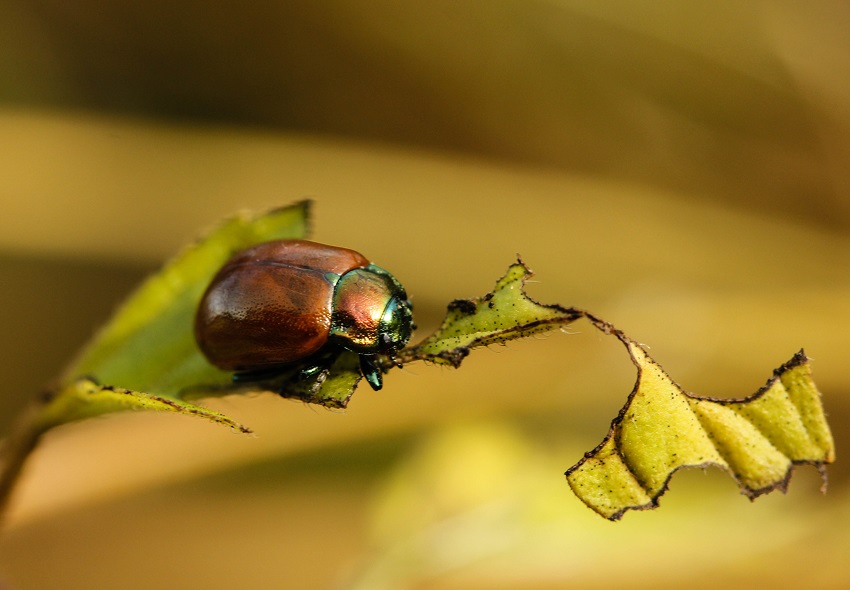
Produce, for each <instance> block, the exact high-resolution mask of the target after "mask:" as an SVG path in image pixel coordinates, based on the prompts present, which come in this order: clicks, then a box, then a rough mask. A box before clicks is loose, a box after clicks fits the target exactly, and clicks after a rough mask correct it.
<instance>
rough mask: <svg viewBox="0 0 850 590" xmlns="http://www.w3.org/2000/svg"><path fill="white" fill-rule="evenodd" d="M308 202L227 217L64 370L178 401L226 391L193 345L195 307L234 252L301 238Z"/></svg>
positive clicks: (221, 377) (224, 376) (72, 376)
mask: <svg viewBox="0 0 850 590" xmlns="http://www.w3.org/2000/svg"><path fill="white" fill-rule="evenodd" d="M309 205H310V204H309V202H307V201H305V202H302V203H298V204H296V205H293V206H291V207H285V208H280V209H275V210H272V211H269V212H267V213H264V214H262V215H248V214H243V215H239V216H236V217H233V218H231V219H229V220H227V221H226V222H224V223H223V224H222V225H221V226H219V227H218V228H216V229H215V230H214V231H213V232H212V233H210V234H209V235H208V236H206V237H205V238H203V239H202V240H200V241H198V242H197V243H195V244H193V245H191V246H190V247H188V248H187V249H186V250H185V251H183V252H182V253H181V254H180V255H178V256H177V257H176V258H174V259H173V260H172V261H171V262H169V263H168V264H166V265H165V267H164V268H163V269H162V270H161V271H159V272H158V273H156V274H155V275H153V276H151V277H150V278H149V279H148V280H147V281H145V282H144V283H143V284H142V285H141V286H140V287H139V288H138V289H137V290H136V291H135V293H133V294H132V295H131V296H130V297H129V298H128V299H127V300H126V301H125V303H124V304H123V305H122V306H121V307H120V308H119V310H118V311H117V313H116V314H115V315H114V316H113V317H112V319H111V320H110V321H109V323H108V324H107V325H106V326H105V327H104V328H103V329H102V330H101V331H100V333H98V334H97V336H96V337H95V338H94V340H93V341H92V342H91V343H90V344H89V345H88V346H87V347H86V348H85V349H84V351H83V353H82V355H81V356H80V357H79V358H78V359H77V361H76V362H74V363H73V364H72V365H71V366H70V367H69V368H68V369H67V371H66V372H65V375H64V377H63V378H62V380H61V382H62V383H71V382H73V381H75V380H76V379H78V378H79V377H80V376H82V375H91V376H93V377H94V378H95V379H96V380H97V382H99V383H104V384H109V385H112V386H115V387H121V388H123V389H129V390H133V391H140V392H142V391H143V392H146V393H148V394H153V395H158V396H165V397H168V398H172V399H180V398H181V396H182V393H183V392H184V391H185V390H188V389H192V390H194V391H197V390H198V388H199V387H202V386H210V387H216V386H218V387H224V386H226V385H228V384H229V383H230V375H229V374H228V373H225V372H223V371H220V370H218V369H216V368H215V367H213V366H212V365H210V364H209V363H208V362H207V361H206V359H204V357H203V356H202V354H201V352H200V351H199V350H198V347H197V346H196V344H195V340H194V336H193V334H194V331H193V321H194V316H195V309H196V308H197V305H198V302H199V301H200V299H201V296H202V294H203V292H204V290H205V289H206V287H207V285H209V283H210V280H211V279H212V277H213V275H214V274H215V273H216V272H218V270H219V268H220V267H221V266H222V265H223V264H224V263H225V262H226V261H227V260H228V259H229V258H230V257H231V256H232V255H233V254H234V253H236V252H238V251H240V250H243V249H245V248H247V247H249V246H252V245H254V244H258V243H261V242H265V241H269V240H276V239H282V238H301V237H304V236H305V235H306V233H307V229H308V228H307V225H308V217H309Z"/></svg>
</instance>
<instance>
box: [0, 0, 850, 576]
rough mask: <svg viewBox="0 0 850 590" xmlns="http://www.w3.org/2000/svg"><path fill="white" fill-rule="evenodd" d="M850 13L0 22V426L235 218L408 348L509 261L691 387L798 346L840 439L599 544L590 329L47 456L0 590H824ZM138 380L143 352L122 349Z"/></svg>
mask: <svg viewBox="0 0 850 590" xmlns="http://www.w3.org/2000/svg"><path fill="white" fill-rule="evenodd" d="M848 30H850V7H848V5H847V4H846V3H845V2H841V1H838V0H835V1H825V2H819V3H816V4H802V3H796V2H790V1H788V2H786V1H784V0H771V1H769V2H768V1H761V2H759V1H756V2H749V3H744V4H741V3H737V2H731V1H728V2H727V1H721V2H717V1H712V2H702V1H698V2H688V3H681V2H675V1H673V0H669V1H666V0H665V1H658V2H653V3H633V2H626V1H613V2H606V3H595V2H569V1H565V0H551V1H548V2H546V1H541V2H520V1H517V0H493V1H490V2H472V1H467V0H460V1H454V2H439V1H438V2H405V3H395V2H380V1H378V2H368V3H364V2H353V1H350V0H348V1H346V0H337V1H332V0H326V1H317V2H254V3H249V4H247V5H246V4H244V3H242V4H238V5H237V4H236V3H224V2H200V1H196V0H177V1H175V2H153V3H150V2H148V3H143V4H140V3H130V2H125V1H121V0H118V1H115V2H110V3H103V2H93V1H91V0H80V1H77V2H73V3H68V2H60V1H58V0H0V171H2V181H0V199H2V200H1V201H0V202H2V213H0V326H2V329H0V371H2V372H1V373H0V374H1V375H2V379H3V395H2V396H0V428H2V430H3V432H5V431H7V429H8V428H9V425H10V424H11V422H12V420H13V418H14V416H15V414H16V413H17V412H18V411H19V410H20V409H21V408H22V407H23V406H24V405H25V403H26V402H27V400H28V399H30V398H31V397H32V396H34V395H36V394H37V393H38V391H39V390H40V388H41V387H42V386H43V385H44V384H45V383H46V382H48V381H49V380H50V379H51V377H53V376H54V375H56V374H58V373H59V371H60V370H61V368H62V366H63V364H64V363H65V362H67V361H68V359H69V358H70V357H71V356H72V355H73V354H74V352H75V351H76V350H77V349H78V348H79V347H80V346H81V345H82V344H83V343H84V342H85V340H86V339H87V338H88V337H89V336H90V335H91V334H92V332H93V331H94V330H95V329H96V327H97V326H98V325H99V324H101V323H102V322H103V321H104V320H105V319H106V318H107V317H108V315H109V313H110V311H111V310H112V309H113V308H114V306H115V305H116V304H117V302H119V301H120V299H121V298H122V297H123V296H124V295H125V294H126V293H127V292H128V291H129V290H130V289H131V288H132V286H133V285H134V284H136V283H137V282H138V281H139V280H141V279H142V278H143V277H144V276H145V275H146V274H147V273H148V272H150V271H152V270H154V269H155V268H156V267H157V266H158V265H159V264H160V263H161V262H162V261H163V260H164V259H165V258H167V257H168V256H170V255H171V254H173V253H174V252H176V251H177V250H178V249H179V248H180V247H181V245H182V244H184V243H186V242H187V241H189V240H191V239H192V238H193V237H194V236H196V235H197V234H198V233H199V232H200V231H201V230H203V229H204V228H206V227H209V226H210V225H211V224H214V223H215V222H216V221H218V220H219V219H220V218H222V217H224V216H226V215H229V214H231V213H232V212H234V211H236V210H239V209H255V210H256V209H263V208H266V207H270V206H276V205H283V204H287V203H290V202H292V201H295V200H299V199H302V198H305V197H311V198H313V199H315V201H316V205H315V207H314V218H313V227H314V232H313V237H314V238H315V239H317V240H319V241H323V242H329V243H334V244H338V245H344V246H347V247H351V248H355V249H357V250H360V251H361V252H363V253H364V254H366V255H367V256H368V257H370V258H371V259H372V260H374V261H376V262H377V263H378V264H380V265H382V266H384V267H386V268H388V269H390V270H391V271H392V272H393V273H394V274H395V275H396V276H397V277H398V278H399V279H400V280H401V281H402V282H403V283H404V284H405V285H406V287H407V289H408V291H409V292H410V293H412V295H413V298H414V302H415V305H416V312H417V323H418V324H419V325H420V327H421V334H423V335H424V334H427V333H428V332H429V331H430V330H431V329H433V328H434V327H435V326H436V325H437V324H438V323H439V321H440V318H441V317H442V314H443V310H444V309H445V305H446V303H447V302H448V301H449V300H451V299H454V298H459V297H472V296H479V295H483V294H484V293H486V292H487V291H489V290H490V289H491V288H492V285H493V282H494V281H495V280H496V279H497V278H498V277H499V276H501V273H502V272H503V271H504V270H505V269H506V267H507V266H508V265H509V264H510V263H511V262H512V261H513V260H514V259H515V257H516V255H517V253H519V254H521V255H522V257H523V259H524V260H525V261H526V262H527V263H528V264H529V266H531V268H533V269H534V270H535V271H536V273H537V275H536V277H535V282H534V283H533V284H531V285H530V286H529V292H530V293H531V294H532V296H533V297H535V298H537V299H538V300H541V301H543V302H557V303H560V304H562V305H575V306H579V307H583V308H587V309H590V310H592V311H594V312H595V313H596V314H598V315H600V316H601V317H603V318H605V319H607V320H609V321H611V322H613V323H614V324H615V325H617V326H618V327H619V328H621V329H623V330H625V331H626V333H628V334H629V335H630V336H632V337H633V338H635V339H636V340H638V341H640V342H644V343H647V344H649V345H651V354H653V356H654V357H655V358H656V360H658V361H659V362H660V363H661V364H662V365H663V366H664V367H665V369H666V370H667V371H668V373H669V374H670V375H671V376H672V377H673V378H674V379H675V380H677V381H678V382H679V383H680V384H681V385H682V386H683V387H684V388H685V389H687V390H690V391H694V392H696V393H699V394H703V395H714V396H720V397H725V396H730V397H741V396H744V395H747V394H750V393H752V392H754V391H756V390H757V389H758V387H760V386H761V385H762V384H763V383H764V381H765V380H766V379H767V378H768V377H769V376H770V375H771V371H772V370H773V369H774V368H775V367H777V366H778V365H780V364H781V363H783V362H785V361H786V360H788V359H789V358H790V357H791V356H792V355H793V353H794V352H796V351H797V350H798V349H799V348H800V347H805V348H806V351H807V353H808V354H809V355H810V356H811V357H812V358H813V359H814V360H813V364H812V366H813V370H814V376H815V380H816V382H817V383H818V384H819V386H820V388H821V390H822V392H823V394H824V405H825V407H826V410H827V412H828V414H829V417H830V421H831V424H832V426H833V429H834V434H835V437H836V443H837V446H838V461H839V462H838V463H837V464H836V465H835V466H834V467H833V468H832V469H830V487H829V492H828V494H827V495H825V496H823V495H821V494H819V493H818V492H817V490H818V487H819V485H820V481H819V478H818V476H817V474H816V472H815V471H814V470H813V469H811V468H800V469H798V470H797V473H795V476H794V478H793V479H792V481H791V486H790V490H789V493H788V494H787V495H785V496H783V495H781V494H772V495H769V496H766V497H762V498H760V499H759V500H757V501H756V502H755V503H752V504H751V503H750V502H748V501H747V500H746V499H745V498H744V497H743V496H741V495H739V494H738V492H737V489H736V487H735V484H734V483H733V482H732V480H731V479H730V478H729V477H728V476H727V475H726V474H723V473H720V472H718V471H716V470H709V471H707V472H705V473H703V472H701V471H692V472H684V473H680V474H678V475H677V476H676V477H675V478H674V479H673V480H672V483H671V489H670V491H669V492H668V494H667V495H666V496H665V497H664V498H663V499H662V501H661V508H660V509H659V510H657V511H655V512H642V513H629V514H627V515H626V516H625V517H624V519H623V521H622V522H620V523H617V524H612V523H609V522H607V521H604V520H603V519H601V518H600V517H598V516H596V515H595V514H593V513H591V512H590V511H589V510H588V509H586V508H585V507H584V506H583V505H582V504H581V503H580V502H579V501H578V500H577V499H576V498H575V497H573V496H572V494H571V492H570V491H569V488H568V486H567V484H566V483H565V481H564V478H563V475H562V473H563V471H564V470H565V469H566V468H567V467H569V466H570V465H572V464H573V463H575V462H576V461H577V460H578V459H579V458H580V457H581V456H582V454H583V453H584V452H585V451H587V450H590V449H592V448H593V447H594V446H596V444H598V443H599V441H601V440H602V438H603V436H604V435H605V433H606V432H607V430H608V425H609V423H610V420H611V419H612V418H613V417H614V416H615V415H616V414H617V411H618V410H619V408H620V407H621V406H622V404H623V403H624V402H625V399H626V397H627V395H628V393H629V391H630V390H631V387H632V384H633V381H634V370H633V368H632V366H631V364H630V362H629V360H628V358H627V356H626V354H625V351H624V350H623V349H621V347H620V345H619V344H618V343H617V342H616V341H614V340H613V339H611V338H606V337H604V336H602V335H600V334H597V333H594V332H593V331H592V328H591V327H590V326H589V325H587V324H584V323H577V324H575V325H574V326H573V327H571V328H570V329H569V330H568V331H567V332H568V333H563V332H554V333H552V334H551V335H548V336H544V337H538V338H535V339H533V340H530V341H527V342H519V343H512V344H510V345H509V346H507V347H493V348H491V349H488V350H480V351H476V352H475V353H474V354H472V355H471V356H470V357H469V358H468V359H467V360H466V361H465V363H464V366H463V367H462V369H461V370H459V371H454V370H450V369H444V368H438V367H429V366H423V365H412V366H409V367H405V368H404V370H401V371H393V372H392V373H391V374H390V375H388V376H387V378H386V381H385V388H384V390H383V391H381V392H378V393H375V392H372V391H371V390H369V389H368V388H365V389H361V390H360V391H358V392H357V394H356V395H355V397H354V399H353V400H352V403H351V405H350V407H349V409H348V410H347V411H346V412H344V413H336V412H329V411H326V410H324V409H321V408H312V407H308V406H305V405H303V404H300V403H293V402H290V401H286V400H281V399H278V398H276V397H274V396H256V397H252V398H244V397H243V398H234V397H230V398H224V399H221V400H215V401H210V402H209V404H210V405H211V406H214V407H215V408H217V409H219V410H222V411H224V412H226V413H228V414H230V415H232V416H234V417H235V418H237V419H238V420H240V421H241V422H243V423H246V424H248V425H250V426H252V427H253V428H254V430H255V431H256V433H257V434H256V436H255V437H245V436H240V435H237V434H234V433H231V432H228V431H224V430H223V429H221V428H219V427H217V426H214V425H211V424H207V423H205V422H202V421H200V420H198V421H194V420H190V419H187V418H185V417H181V416H177V415H174V416H165V415H162V416H160V415H145V414H132V415H126V416H114V417H109V418H105V419H101V420H92V421H89V422H85V423H81V424H78V425H74V426H70V427H65V428H62V429H59V430H57V431H55V432H53V433H51V434H50V435H49V436H48V437H47V438H46V440H45V441H44V443H43V445H42V448H40V449H39V451H38V453H37V454H36V455H35V456H34V457H33V459H32V461H31V463H30V464H29V465H28V469H27V471H26V472H25V476H24V478H23V480H22V482H21V486H20V488H19V489H18V490H17V494H16V495H15V497H14V502H13V505H12V513H11V515H10V519H9V522H8V523H7V524H6V527H5V530H4V531H2V533H0V587H4V588H10V589H21V590H24V589H36V588H39V589H40V588H59V587H61V588H64V589H74V588H86V589H89V588H129V589H133V588H151V587H156V588H175V589H176V588H185V587H188V586H189V585H192V586H198V587H206V588H211V589H213V588H232V587H234V586H237V585H238V586H244V587H249V586H250V587H255V588H345V589H352V588H358V589H382V588H387V589H390V588H416V589H426V588H427V589H460V588H481V589H484V588H487V589H494V588H495V589H508V588H523V589H529V588H533V589H550V588H597V587H598V588H602V587H606V588H607V587H611V586H614V585H619V586H625V587H633V588H640V587H647V588H649V587H652V588H674V587H681V586H682V585H684V584H687V585H689V586H690V587H694V588H702V587H705V588H709V587H710V588H715V587H718V586H720V585H724V586H726V587H745V586H746V587H753V586H767V585H768V584H769V585H771V586H772V587H777V588H785V587H789V588H790V587H800V586H801V585H805V586H806V587H809V588H844V587H846V585H847V583H848V581H850V566H848V565H847V564H846V555H847V552H848V550H850V533H848V530H850V529H848V527H847V522H848V517H850V489H848V483H850V479H848V477H847V476H848V470H847V469H846V468H845V467H844V465H843V462H842V460H843V457H844V449H845V448H846V442H847V439H848V427H847V426H846V424H847V420H848V418H850V363H848V362H847V354H848V352H847V351H848V345H850V336H848V329H850V273H848V271H849V270H850V166H849V165H848V162H850V35H848ZM139 362H144V359H140V361H139Z"/></svg>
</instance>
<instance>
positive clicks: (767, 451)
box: [566, 320, 835, 520]
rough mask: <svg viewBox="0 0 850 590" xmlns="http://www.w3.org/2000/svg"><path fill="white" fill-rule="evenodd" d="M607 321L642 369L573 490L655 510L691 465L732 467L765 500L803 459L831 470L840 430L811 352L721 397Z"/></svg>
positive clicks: (600, 507)
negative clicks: (683, 382) (757, 385)
mask: <svg viewBox="0 0 850 590" xmlns="http://www.w3.org/2000/svg"><path fill="white" fill-rule="evenodd" d="M597 321H598V320H597ZM597 327H600V328H603V327H607V328H608V330H607V331H610V332H611V333H614V334H615V335H616V336H617V337H618V338H620V340H621V341H622V342H623V343H624V344H625V345H626V347H627V349H628V351H629V354H630V355H631V358H632V361H633V362H634V364H635V366H636V367H637V369H638V379H637V383H636V384H635V388H634V389H633V390H632V393H631V395H630V396H629V399H628V401H627V403H626V406H625V407H624V408H623V409H622V410H621V411H620V413H619V415H618V416H617V418H615V419H614V421H613V422H612V424H611V430H610V431H609V433H608V435H607V436H606V437H605V439H604V440H603V441H602V443H601V444H600V445H599V446H598V447H597V448H596V449H594V450H593V451H591V452H590V453H587V454H586V455H585V457H584V458H583V459H582V460H581V461H579V462H578V463H577V464H576V465H574V466H573V467H571V468H570V469H569V470H567V472H566V476H567V481H568V482H569V485H570V487H571V488H572V490H573V492H575V494H576V495H577V496H578V497H579V498H580V499H581V500H582V501H583V502H584V503H585V504H587V506H589V507H590V508H591V509H592V510H594V511H596V512H597V513H599V514H600V515H602V516H604V517H605V518H608V519H610V520H618V519H619V518H621V517H622V515H623V514H624V513H625V512H626V511H627V510H641V509H646V508H654V507H655V506H657V505H658V499H659V498H660V496H661V495H662V494H663V493H664V492H665V491H666V490H667V485H668V483H669V481H670V478H671V477H672V475H673V473H675V472H676V470H678V469H681V468H683V467H707V466H711V465H714V466H717V467H720V468H722V469H725V470H726V471H728V472H729V473H730V474H731V475H732V476H733V477H734V478H735V480H736V481H737V482H738V485H739V486H740V487H741V490H742V492H743V493H744V494H746V495H747V496H749V497H750V498H755V497H757V496H759V495H761V494H764V493H767V492H770V491H773V490H777V489H778V490H782V491H784V490H785V489H786V487H787V485H788V481H789V479H790V477H791V472H792V469H793V467H794V465H797V464H811V465H815V466H816V467H818V469H820V470H821V473H822V474H823V475H825V472H824V471H823V470H824V467H825V465H826V464H827V463H831V462H832V461H834V459H835V451H834V444H833V440H832V435H831V433H830V430H829V425H828V424H827V422H826V418H825V416H824V412H823V407H822V406H821V402H820V394H819V392H818V390H817V388H816V387H815V384H814V382H813V381H812V378H811V369H810V367H809V362H808V359H807V358H806V356H805V354H804V353H803V352H802V351H800V352H798V353H797V354H796V355H795V356H794V358H792V359H791V360H790V361H789V362H788V363H786V364H784V365H783V366H782V367H780V368H779V369H777V370H776V371H775V372H774V375H773V377H771V378H770V379H769V380H768V382H767V384H766V385H765V386H764V387H762V388H761V389H760V390H759V391H758V392H757V393H755V394H754V395H752V396H749V397H747V398H744V399H739V400H720V399H713V398H707V397H698V396H695V395H693V394H690V393H688V392H685V391H683V390H682V389H681V388H680V387H679V386H678V385H677V384H676V383H674V382H673V381H672V380H671V379H670V377H669V376H668V375H667V374H666V373H665V372H664V370H663V369H662V368H661V367H660V366H659V365H658V364H657V363H656V362H655V361H654V360H652V359H651V358H650V357H649V355H647V354H646V351H645V350H644V349H643V348H641V347H640V346H639V345H638V344H637V343H635V342H633V341H632V340H630V339H629V338H627V337H626V336H625V335H623V334H622V333H620V332H618V331H616V330H614V329H613V328H612V327H611V326H610V325H608V324H603V325H598V326H597ZM825 481H826V480H825V479H824V482H825Z"/></svg>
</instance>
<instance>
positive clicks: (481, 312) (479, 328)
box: [399, 261, 582, 367]
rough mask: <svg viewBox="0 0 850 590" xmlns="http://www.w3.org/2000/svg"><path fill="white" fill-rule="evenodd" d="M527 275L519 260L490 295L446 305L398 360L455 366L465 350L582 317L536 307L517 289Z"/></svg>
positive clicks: (554, 308) (567, 310)
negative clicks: (430, 329) (435, 326)
mask: <svg viewBox="0 0 850 590" xmlns="http://www.w3.org/2000/svg"><path fill="white" fill-rule="evenodd" d="M530 276H531V271H530V270H529V269H528V267H526V266H525V264H523V263H522V261H518V262H516V263H515V264H513V265H511V266H510V268H508V272H507V273H506V274H505V276H503V277H502V278H501V279H499V280H498V281H497V282H496V287H495V288H494V289H493V291H492V292H491V293H488V294H487V295H485V296H484V297H480V298H476V299H459V300H456V301H453V302H452V303H451V304H449V308H448V311H447V313H446V317H445V319H444V320H443V323H442V325H441V326H440V328H439V330H437V331H436V332H435V333H434V334H432V335H431V336H429V337H428V338H426V339H425V340H424V341H422V342H421V343H419V344H418V345H416V346H415V347H412V348H408V349H405V350H403V351H402V352H401V354H400V355H399V359H400V360H401V361H402V362H409V361H410V360H414V359H416V360H427V361H431V362H435V363H442V364H448V365H452V366H454V367H458V366H459V365H460V363H461V361H462V360H463V359H464V358H465V357H466V356H467V355H468V354H469V350H470V349H471V348H475V347H478V346H486V345H488V344H497V343H503V342H507V341H509V340H513V339H516V338H523V337H526V336H531V335H533V334H537V333H539V332H545V331H548V330H552V329H554V328H557V327H558V326H563V325H566V324H568V323H570V322H572V321H573V320H575V319H576V318H579V317H581V315H582V313H581V312H580V311H578V310H576V309H572V308H564V307H561V306H560V305H543V304H541V303H537V302H536V301H534V300H533V299H531V298H530V297H528V295H526V294H525V291H523V285H524V284H525V281H526V280H527V279H528V278H529V277H530Z"/></svg>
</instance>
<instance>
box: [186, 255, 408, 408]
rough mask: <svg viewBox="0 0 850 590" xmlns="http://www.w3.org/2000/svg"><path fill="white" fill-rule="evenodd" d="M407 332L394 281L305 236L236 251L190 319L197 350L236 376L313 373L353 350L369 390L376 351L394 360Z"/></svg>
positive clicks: (377, 379)
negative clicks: (295, 368) (298, 368)
mask: <svg viewBox="0 0 850 590" xmlns="http://www.w3.org/2000/svg"><path fill="white" fill-rule="evenodd" d="M413 329H414V325H413V310H412V306H411V303H410V300H409V299H408V298H407V293H405V290H404V287H402V285H401V283H399V282H398V280H396V278H395V277H394V276H393V275H391V274H390V273H389V272H387V271H385V270H384V269H382V268H381V267H379V266H376V265H374V264H372V263H371V262H369V260H368V259H366V258H365V257H364V256H363V255H362V254H360V253H359V252H355V251H354V250H349V249H347V248H337V247H335V246H326V245H324V244H317V243H315V242H308V241H306V240H278V241H274V242H266V243H264V244H259V245H257V246H254V247H252V248H249V249H247V250H244V251H242V252H240V253H238V254H237V255H236V256H234V257H233V258H231V259H230V260H229V261H228V262H227V263H226V264H225V265H224V266H223V267H222V268H221V270H219V272H218V274H216V276H215V277H214V278H213V280H212V282H211V283H210V285H209V287H208V288H207V290H206V292H205V293H204V296H203V298H202V299H201V303H200V305H199V306H198V312H197V314H196V315H195V339H196V341H197V343H198V346H199V347H200V349H201V351H202V352H203V353H204V355H205V356H206V358H207V360H209V361H210V362H211V363H212V364H213V365H215V366H217V367H219V368H220V369H224V370H226V371H234V372H235V375H234V380H238V381H251V380H262V379H266V378H272V377H274V376H275V375H276V374H279V373H281V372H283V371H285V370H287V369H289V368H291V367H292V366H294V365H298V364H300V365H303V366H304V368H303V369H302V374H303V375H311V374H315V373H317V372H319V371H321V370H322V369H323V368H325V367H327V366H329V365H330V364H331V363H332V362H333V360H334V359H336V357H337V356H338V355H339V353H340V352H342V351H343V350H350V351H352V352H355V353H357V354H358V355H359V356H360V371H361V373H362V374H363V377H365V378H366V381H368V382H369V385H371V386H372V389H374V390H376V391H377V390H378V389H380V388H381V386H382V384H383V379H382V374H381V369H380V367H379V366H378V364H377V363H376V360H375V359H376V355H378V354H381V355H386V356H389V357H390V358H393V356H394V355H395V353H396V352H397V351H398V350H400V349H401V348H403V347H404V345H405V344H406V343H407V341H408V340H409V339H410V335H411V332H412V331H413Z"/></svg>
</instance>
